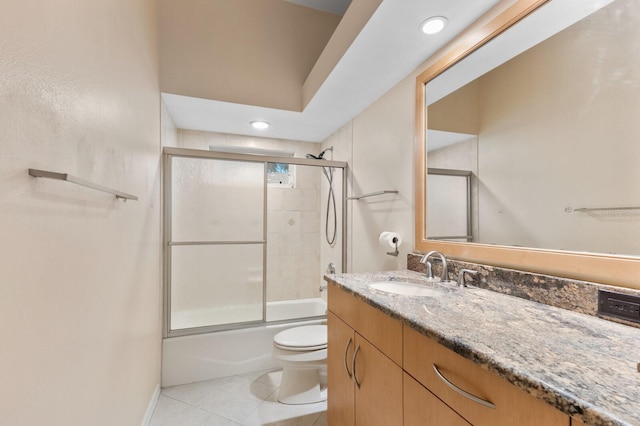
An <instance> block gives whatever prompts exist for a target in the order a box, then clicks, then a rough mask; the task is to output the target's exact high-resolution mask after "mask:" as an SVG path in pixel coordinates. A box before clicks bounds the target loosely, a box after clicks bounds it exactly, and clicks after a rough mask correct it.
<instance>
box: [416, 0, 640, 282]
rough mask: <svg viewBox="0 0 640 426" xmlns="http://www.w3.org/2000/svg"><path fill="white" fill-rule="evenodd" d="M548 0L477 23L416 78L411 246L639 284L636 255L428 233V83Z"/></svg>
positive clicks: (516, 5) (530, 0)
mask: <svg viewBox="0 0 640 426" xmlns="http://www.w3.org/2000/svg"><path fill="white" fill-rule="evenodd" d="M547 1H548V0H516V1H515V2H513V4H512V5H511V6H509V7H508V8H506V9H504V10H503V11H502V12H499V13H498V14H497V15H495V17H493V18H491V19H490V20H488V21H486V20H485V22H480V21H479V22H478V23H476V24H474V25H472V26H471V27H469V28H468V29H467V30H466V31H464V32H463V34H461V35H460V36H459V37H457V38H456V39H455V40H454V41H452V42H451V43H449V44H448V45H447V46H446V47H445V48H444V49H443V50H442V51H441V52H440V53H439V54H437V56H436V60H435V61H434V62H433V63H432V64H431V65H430V66H428V67H427V69H426V70H425V71H423V72H422V73H421V74H420V75H418V77H417V78H416V135H415V141H416V145H415V191H416V192H415V202H416V204H415V247H416V250H417V251H420V252H427V251H430V250H438V251H440V252H442V253H443V254H445V255H446V256H448V257H451V258H454V259H459V260H465V261H469V262H473V263H481V264H487V265H495V266H501V267H506V268H513V269H518V270H524V271H531V272H537V273H542V274H548V275H554V276H559V277H566V278H574V279H579V280H585V281H593V282H598V283H604V284H611V285H616V286H621V287H630V288H640V258H638V257H635V256H620V255H607V254H598V253H582V252H571V251H561V250H547V249H534V248H522V247H509V246H498V245H488V244H478V243H462V242H447V241H441V240H428V239H427V238H426V232H425V230H426V223H425V221H426V219H425V212H426V159H427V158H426V155H427V150H426V143H427V141H426V129H427V116H426V99H425V86H426V84H427V83H428V82H429V81H430V80H432V79H433V78H435V77H437V76H438V75H440V74H441V73H443V72H444V71H445V70H447V69H449V68H450V67H452V66H453V65H454V64H455V63H457V62H458V61H460V60H461V59H463V58H465V57H466V56H468V55H469V54H470V53H472V52H473V51H474V50H476V49H477V48H479V47H480V46H482V45H483V44H485V43H487V42H488V41H490V40H491V39H493V38H494V37H496V36H498V35H499V34H500V33H502V32H503V31H505V30H506V29H508V28H509V27H511V26H512V25H514V24H516V23H517V22H518V21H520V20H521V19H522V18H524V17H526V16H527V15H528V14H530V13H532V12H533V11H535V10H536V9H537V8H538V7H540V6H542V5H543V4H545V3H546V2H547Z"/></svg>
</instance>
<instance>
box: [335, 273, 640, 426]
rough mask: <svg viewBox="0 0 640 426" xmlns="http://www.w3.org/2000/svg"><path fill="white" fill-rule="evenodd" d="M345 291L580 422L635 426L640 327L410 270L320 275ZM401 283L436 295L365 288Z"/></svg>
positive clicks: (639, 405)
mask: <svg viewBox="0 0 640 426" xmlns="http://www.w3.org/2000/svg"><path fill="white" fill-rule="evenodd" d="M325 278H326V279H327V280H329V281H332V282H334V283H336V284H338V285H339V286H340V287H342V288H343V289H344V290H346V291H348V292H350V293H352V294H354V295H355V296H356V297H358V298H361V299H362V300H364V301H365V302H367V303H369V304H370V305H372V306H374V307H377V308H379V309H380V310H382V311H384V312H386V313H387V314H389V315H390V316H392V317H395V318H398V319H400V320H401V321H402V322H404V323H405V324H407V325H409V326H410V327H412V328H414V329H416V330H418V331H419V332H421V333H422V334H424V335H426V336H428V337H430V338H432V339H434V340H436V341H438V342H439V343H441V344H442V345H444V346H446V347H448V348H449V349H451V350H453V351H454V352H456V353H458V354H460V355H462V356H463V357H465V358H467V359H470V360H472V361H474V362H475V363H477V364H479V365H481V366H482V367H483V368H486V369H487V370H489V371H492V372H494V373H496V374H498V375H499V376H501V377H503V378H504V379H506V380H507V381H509V382H510V383H513V384H514V385H516V386H518V387H519V388H521V389H523V390H525V391H526V392H528V393H529V394H531V395H533V396H535V397H537V398H541V399H543V400H545V401H546V402H547V403H549V404H550V405H552V406H554V407H557V408H558V409H559V410H560V411H562V412H564V413H566V414H568V415H570V416H573V417H576V418H580V419H582V420H584V422H585V423H586V424H587V425H640V365H639V363H640V329H638V328H634V327H629V326H626V325H622V324H618V323H614V322H611V321H606V320H604V319H601V318H597V317H593V316H589V315H585V314H581V313H577V312H572V311H568V310H564V309H560V308H555V307H552V306H548V305H544V304H541V303H537V302H532V301H528V300H524V299H520V298H517V297H513V296H507V295H504V294H500V293H496V292H493V291H490V290H484V289H480V288H474V287H467V288H462V289H459V288H457V287H454V286H442V285H434V284H430V283H428V282H427V281H426V280H425V279H424V274H420V273H417V272H413V271H393V272H379V273H371V274H340V275H327V276H326V277H325ZM373 281H408V282H414V283H420V284H424V285H428V286H433V287H434V288H437V289H439V290H441V293H442V294H441V295H438V296H436V297H411V296H400V295H395V294H390V293H385V292H382V291H378V290H374V289H371V288H369V287H368V286H367V284H368V283H370V282H373Z"/></svg>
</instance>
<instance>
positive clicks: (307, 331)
mask: <svg viewBox="0 0 640 426" xmlns="http://www.w3.org/2000/svg"><path fill="white" fill-rule="evenodd" d="M273 342H274V343H275V344H276V345H277V346H280V347H285V348H304V349H308V350H315V349H323V348H325V347H326V346H327V326H326V325H305V326H303V327H294V328H290V329H288V330H284V331H281V332H280V333H278V334H276V335H275V337H274V338H273Z"/></svg>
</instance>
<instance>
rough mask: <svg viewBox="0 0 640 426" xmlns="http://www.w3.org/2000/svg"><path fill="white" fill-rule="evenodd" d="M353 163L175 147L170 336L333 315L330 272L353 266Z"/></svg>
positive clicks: (168, 163) (167, 172)
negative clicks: (349, 252) (326, 291)
mask: <svg viewBox="0 0 640 426" xmlns="http://www.w3.org/2000/svg"><path fill="white" fill-rule="evenodd" d="M345 167H346V163H340V162H334V161H328V160H316V159H307V158H293V157H285V156H282V157H278V156H270V155H253V154H238V153H228V152H227V153H225V152H209V151H198V150H189V149H178V148H165V155H164V166H163V170H164V200H163V201H164V206H165V207H164V215H165V217H164V242H165V252H164V264H165V273H164V281H165V295H164V298H165V327H164V328H165V333H164V334H165V336H167V337H173V336H180V335H187V334H196V333H203V332H210V331H221V330H229V329H235V328H243V327H250V326H256V325H262V324H265V323H276V322H291V321H295V320H299V319H304V318H307V319H308V318H318V317H322V316H324V315H325V311H326V303H325V301H324V300H323V298H322V295H321V293H320V287H321V285H322V284H323V283H324V281H323V278H322V277H323V274H324V273H325V271H326V270H327V267H328V265H329V264H331V265H335V269H336V270H337V271H341V270H342V266H343V265H345V264H346V257H345V250H344V245H345V244H346V243H345V238H344V235H345V234H344V230H345V223H346V220H345V219H346V216H345V211H346V210H345V208H344V193H345V186H346V179H345V178H344V170H345ZM332 267H333V266H332Z"/></svg>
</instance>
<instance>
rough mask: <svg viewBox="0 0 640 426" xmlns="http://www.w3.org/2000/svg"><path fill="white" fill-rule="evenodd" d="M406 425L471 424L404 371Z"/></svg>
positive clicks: (455, 425)
mask: <svg viewBox="0 0 640 426" xmlns="http://www.w3.org/2000/svg"><path fill="white" fill-rule="evenodd" d="M404 425H405V426H441V425H447V426H470V425H471V423H469V422H467V421H466V420H465V419H463V418H462V417H460V416H459V415H458V413H456V412H455V411H453V410H452V409H451V408H449V406H448V405H446V404H445V403H444V402H442V401H440V400H439V399H438V398H436V397H435V396H434V395H433V394H432V393H431V392H429V391H428V390H427V388H425V387H424V386H422V385H421V384H420V383H418V382H416V381H415V380H414V379H413V378H412V377H411V376H409V375H408V374H407V373H404Z"/></svg>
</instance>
